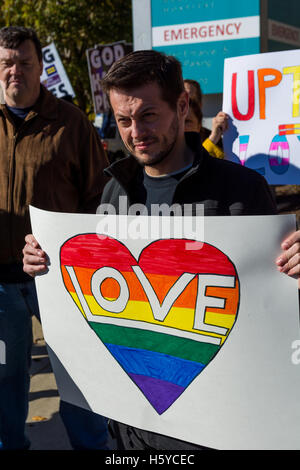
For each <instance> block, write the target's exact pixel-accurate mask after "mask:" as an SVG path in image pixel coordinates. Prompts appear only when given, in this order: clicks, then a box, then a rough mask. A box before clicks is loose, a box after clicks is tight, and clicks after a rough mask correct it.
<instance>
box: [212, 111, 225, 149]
mask: <svg viewBox="0 0 300 470" xmlns="http://www.w3.org/2000/svg"><path fill="white" fill-rule="evenodd" d="M227 128H228V115H227V114H226V113H223V111H220V112H219V113H218V114H217V115H216V117H214V118H213V120H212V130H211V134H210V136H209V140H211V141H212V143H213V144H217V143H218V142H219V140H220V139H221V137H222V135H223V134H224V132H225V131H226V130H227Z"/></svg>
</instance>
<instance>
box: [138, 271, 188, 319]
mask: <svg viewBox="0 0 300 470" xmlns="http://www.w3.org/2000/svg"><path fill="white" fill-rule="evenodd" d="M132 269H133V271H134V272H135V274H136V276H137V278H138V280H139V281H140V283H141V285H142V287H143V289H144V291H145V294H146V296H147V297H148V300H149V303H150V306H151V309H152V312H153V316H154V318H155V320H158V321H164V320H165V318H166V316H167V315H168V313H169V311H170V309H171V307H172V305H173V304H174V302H175V300H176V299H177V297H179V296H180V294H181V293H182V292H183V291H184V289H185V288H186V286H187V285H188V284H189V283H190V282H191V280H192V279H193V278H194V277H195V276H196V274H190V273H184V274H182V275H181V276H180V277H179V278H178V279H177V281H176V282H175V283H174V284H173V286H172V287H171V288H170V290H169V292H168V293H167V295H166V296H165V298H164V300H163V302H162V304H160V302H159V300H158V298H157V295H156V292H155V291H154V289H153V287H152V285H151V283H150V282H149V280H148V279H147V277H146V276H145V274H144V273H143V270H142V269H141V268H140V267H139V266H132Z"/></svg>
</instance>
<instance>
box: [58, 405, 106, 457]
mask: <svg viewBox="0 0 300 470" xmlns="http://www.w3.org/2000/svg"><path fill="white" fill-rule="evenodd" d="M59 413H60V416H61V419H62V421H63V423H64V425H65V428H66V431H67V434H68V436H69V440H70V443H71V446H72V447H73V449H75V450H84V449H85V450H87V449H94V450H109V446H108V424H107V419H106V418H104V417H103V416H101V415H98V414H96V413H93V412H92V411H88V410H85V409H84V408H80V407H79V406H75V405H72V404H71V403H67V402H65V401H63V400H61V402H60V408H59Z"/></svg>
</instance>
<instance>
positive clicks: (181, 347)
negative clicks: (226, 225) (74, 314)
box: [60, 233, 240, 414]
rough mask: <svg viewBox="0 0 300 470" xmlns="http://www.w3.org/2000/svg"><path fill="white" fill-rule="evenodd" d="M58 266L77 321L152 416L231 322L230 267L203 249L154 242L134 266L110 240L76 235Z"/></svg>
mask: <svg viewBox="0 0 300 470" xmlns="http://www.w3.org/2000/svg"><path fill="white" fill-rule="evenodd" d="M191 248H192V249H191ZM60 263H61V273H62V278H63V282H64V285H65V287H66V289H67V291H68V292H69V294H70V295H71V297H72V299H73V300H74V302H75V303H76V305H77V307H78V309H79V310H80V312H81V314H82V315H83V316H84V318H85V319H86V321H88V323H89V325H90V327H91V328H92V330H93V331H94V332H95V334H96V335H97V336H98V337H99V339H100V340H101V341H102V343H103V344H104V345H105V346H106V348H107V349H108V350H109V352H110V353H111V354H112V356H113V357H114V358H115V360H116V361H117V362H118V364H119V365H120V366H121V367H122V369H123V370H124V371H125V372H126V374H127V375H128V376H129V377H130V379H131V380H132V381H133V382H134V383H135V384H136V386H137V387H138V388H139V389H140V390H141V392H142V393H143V394H144V396H145V397H146V398H147V400H148V401H149V402H150V404H151V405H152V406H153V407H154V409H155V410H156V412H157V413H158V414H162V413H164V411H166V410H167V409H168V408H169V407H170V406H171V405H172V404H173V403H174V402H175V400H177V399H178V397H179V396H180V395H181V394H182V393H183V392H184V390H185V389H186V388H187V387H188V386H189V385H190V384H191V382H192V381H193V380H194V379H195V378H196V377H197V376H198V375H199V374H200V373H201V372H202V371H203V370H204V369H205V367H207V365H208V364H209V363H210V362H211V361H212V360H213V359H214V357H215V356H216V354H217V353H218V351H219V350H220V348H221V347H222V346H223V345H224V342H225V340H226V339H227V337H228V335H229V333H230V331H231V330H232V328H233V326H234V324H235V322H236V318H237V314H238V308H239V298H240V294H239V292H240V286H239V279H238V274H237V271H236V268H235V266H234V264H233V263H232V262H231V260H230V259H229V258H228V257H227V256H226V255H225V254H224V253H223V252H222V251H220V250H219V249H218V248H216V247H214V246H212V245H209V244H207V243H203V244H202V243H201V244H200V243H197V242H195V241H193V240H186V239H167V240H166V239H164V240H163V239H161V240H156V241H153V242H152V243H150V244H149V245H147V246H146V247H145V248H144V249H143V250H142V251H141V253H140V256H139V258H138V259H135V257H134V256H132V254H131V253H130V251H129V250H128V248H127V247H126V246H125V245H123V244H122V243H121V242H120V241H118V240H116V239H114V238H111V237H108V236H106V235H105V236H104V235H103V236H101V235H99V234H94V233H88V234H80V235H76V236H74V237H72V238H70V239H69V240H67V241H66V242H65V243H64V244H63V245H62V247H61V249H60Z"/></svg>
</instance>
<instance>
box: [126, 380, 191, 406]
mask: <svg viewBox="0 0 300 470" xmlns="http://www.w3.org/2000/svg"><path fill="white" fill-rule="evenodd" d="M128 375H129V376H130V377H131V378H132V380H133V381H134V382H135V383H136V385H137V386H138V387H139V388H140V389H141V391H142V392H143V394H144V395H145V396H146V398H147V399H148V400H149V402H150V403H151V405H152V406H153V407H154V408H155V409H156V411H157V413H158V414H162V413H163V412H164V411H166V409H167V408H169V406H171V405H172V403H173V402H174V401H175V400H176V399H177V398H178V397H179V395H181V394H182V392H183V391H184V390H185V387H181V386H180V385H176V384H173V383H171V382H166V381H165V380H160V379H155V378H153V377H146V376H145V375H137V374H128Z"/></svg>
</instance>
